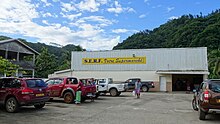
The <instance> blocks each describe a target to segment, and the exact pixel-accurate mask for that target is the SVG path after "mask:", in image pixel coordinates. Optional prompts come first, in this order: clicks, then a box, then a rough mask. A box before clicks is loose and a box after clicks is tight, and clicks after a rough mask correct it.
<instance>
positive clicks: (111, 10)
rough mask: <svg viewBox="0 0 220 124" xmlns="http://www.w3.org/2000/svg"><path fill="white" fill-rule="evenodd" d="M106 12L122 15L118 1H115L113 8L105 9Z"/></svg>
mask: <svg viewBox="0 0 220 124" xmlns="http://www.w3.org/2000/svg"><path fill="white" fill-rule="evenodd" d="M107 10H108V12H113V13H117V14H119V13H122V11H123V8H122V7H121V5H120V4H119V3H118V1H115V7H112V8H108V9H107Z"/></svg>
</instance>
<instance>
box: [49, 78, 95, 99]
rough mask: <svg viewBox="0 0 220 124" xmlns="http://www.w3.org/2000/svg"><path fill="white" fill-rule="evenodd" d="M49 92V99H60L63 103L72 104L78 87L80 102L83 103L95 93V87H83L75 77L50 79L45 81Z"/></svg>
mask: <svg viewBox="0 0 220 124" xmlns="http://www.w3.org/2000/svg"><path fill="white" fill-rule="evenodd" d="M46 83H47V85H48V88H49V91H50V97H51V98H53V97H60V98H64V102H65V103H72V102H73V101H74V99H75V95H76V94H75V93H76V91H77V88H78V86H79V85H80V86H81V91H82V94H81V101H82V102H83V101H85V100H86V99H88V98H89V97H90V96H91V95H94V97H95V93H96V87H95V86H93V85H84V84H83V83H81V82H80V81H79V80H78V79H77V78H75V77H64V78H61V77H58V78H50V79H48V80H47V81H46Z"/></svg>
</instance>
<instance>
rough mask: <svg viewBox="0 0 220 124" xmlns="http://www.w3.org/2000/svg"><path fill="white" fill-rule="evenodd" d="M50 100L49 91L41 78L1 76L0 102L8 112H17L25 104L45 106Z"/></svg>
mask: <svg viewBox="0 0 220 124" xmlns="http://www.w3.org/2000/svg"><path fill="white" fill-rule="evenodd" d="M48 100H49V92H47V86H46V84H45V82H44V81H43V80H41V79H33V78H29V79H27V78H26V79H22V78H0V104H3V105H4V106H5V108H6V111H7V112H17V111H18V110H19V107H20V106H24V105H34V107H35V108H38V109H39V108H43V107H44V106H45V102H46V101H48Z"/></svg>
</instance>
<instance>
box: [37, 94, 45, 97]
mask: <svg viewBox="0 0 220 124" xmlns="http://www.w3.org/2000/svg"><path fill="white" fill-rule="evenodd" d="M36 96H37V97H39V96H44V94H43V93H41V94H36Z"/></svg>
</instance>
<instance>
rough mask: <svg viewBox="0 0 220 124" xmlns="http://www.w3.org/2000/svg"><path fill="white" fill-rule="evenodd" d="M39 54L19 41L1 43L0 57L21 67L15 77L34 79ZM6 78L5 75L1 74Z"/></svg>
mask: <svg viewBox="0 0 220 124" xmlns="http://www.w3.org/2000/svg"><path fill="white" fill-rule="evenodd" d="M38 54H39V53H38V52H37V51H35V50H34V49H32V48H30V47H29V46H27V45H26V44H24V43H23V42H21V41H19V40H17V39H9V40H2V41H0V56H2V57H3V58H5V59H7V60H9V61H10V62H12V63H13V64H16V65H19V67H20V68H19V69H18V70H16V74H15V76H17V77H34V72H35V69H34V68H35V56H36V55H38ZM1 76H5V74H1Z"/></svg>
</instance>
